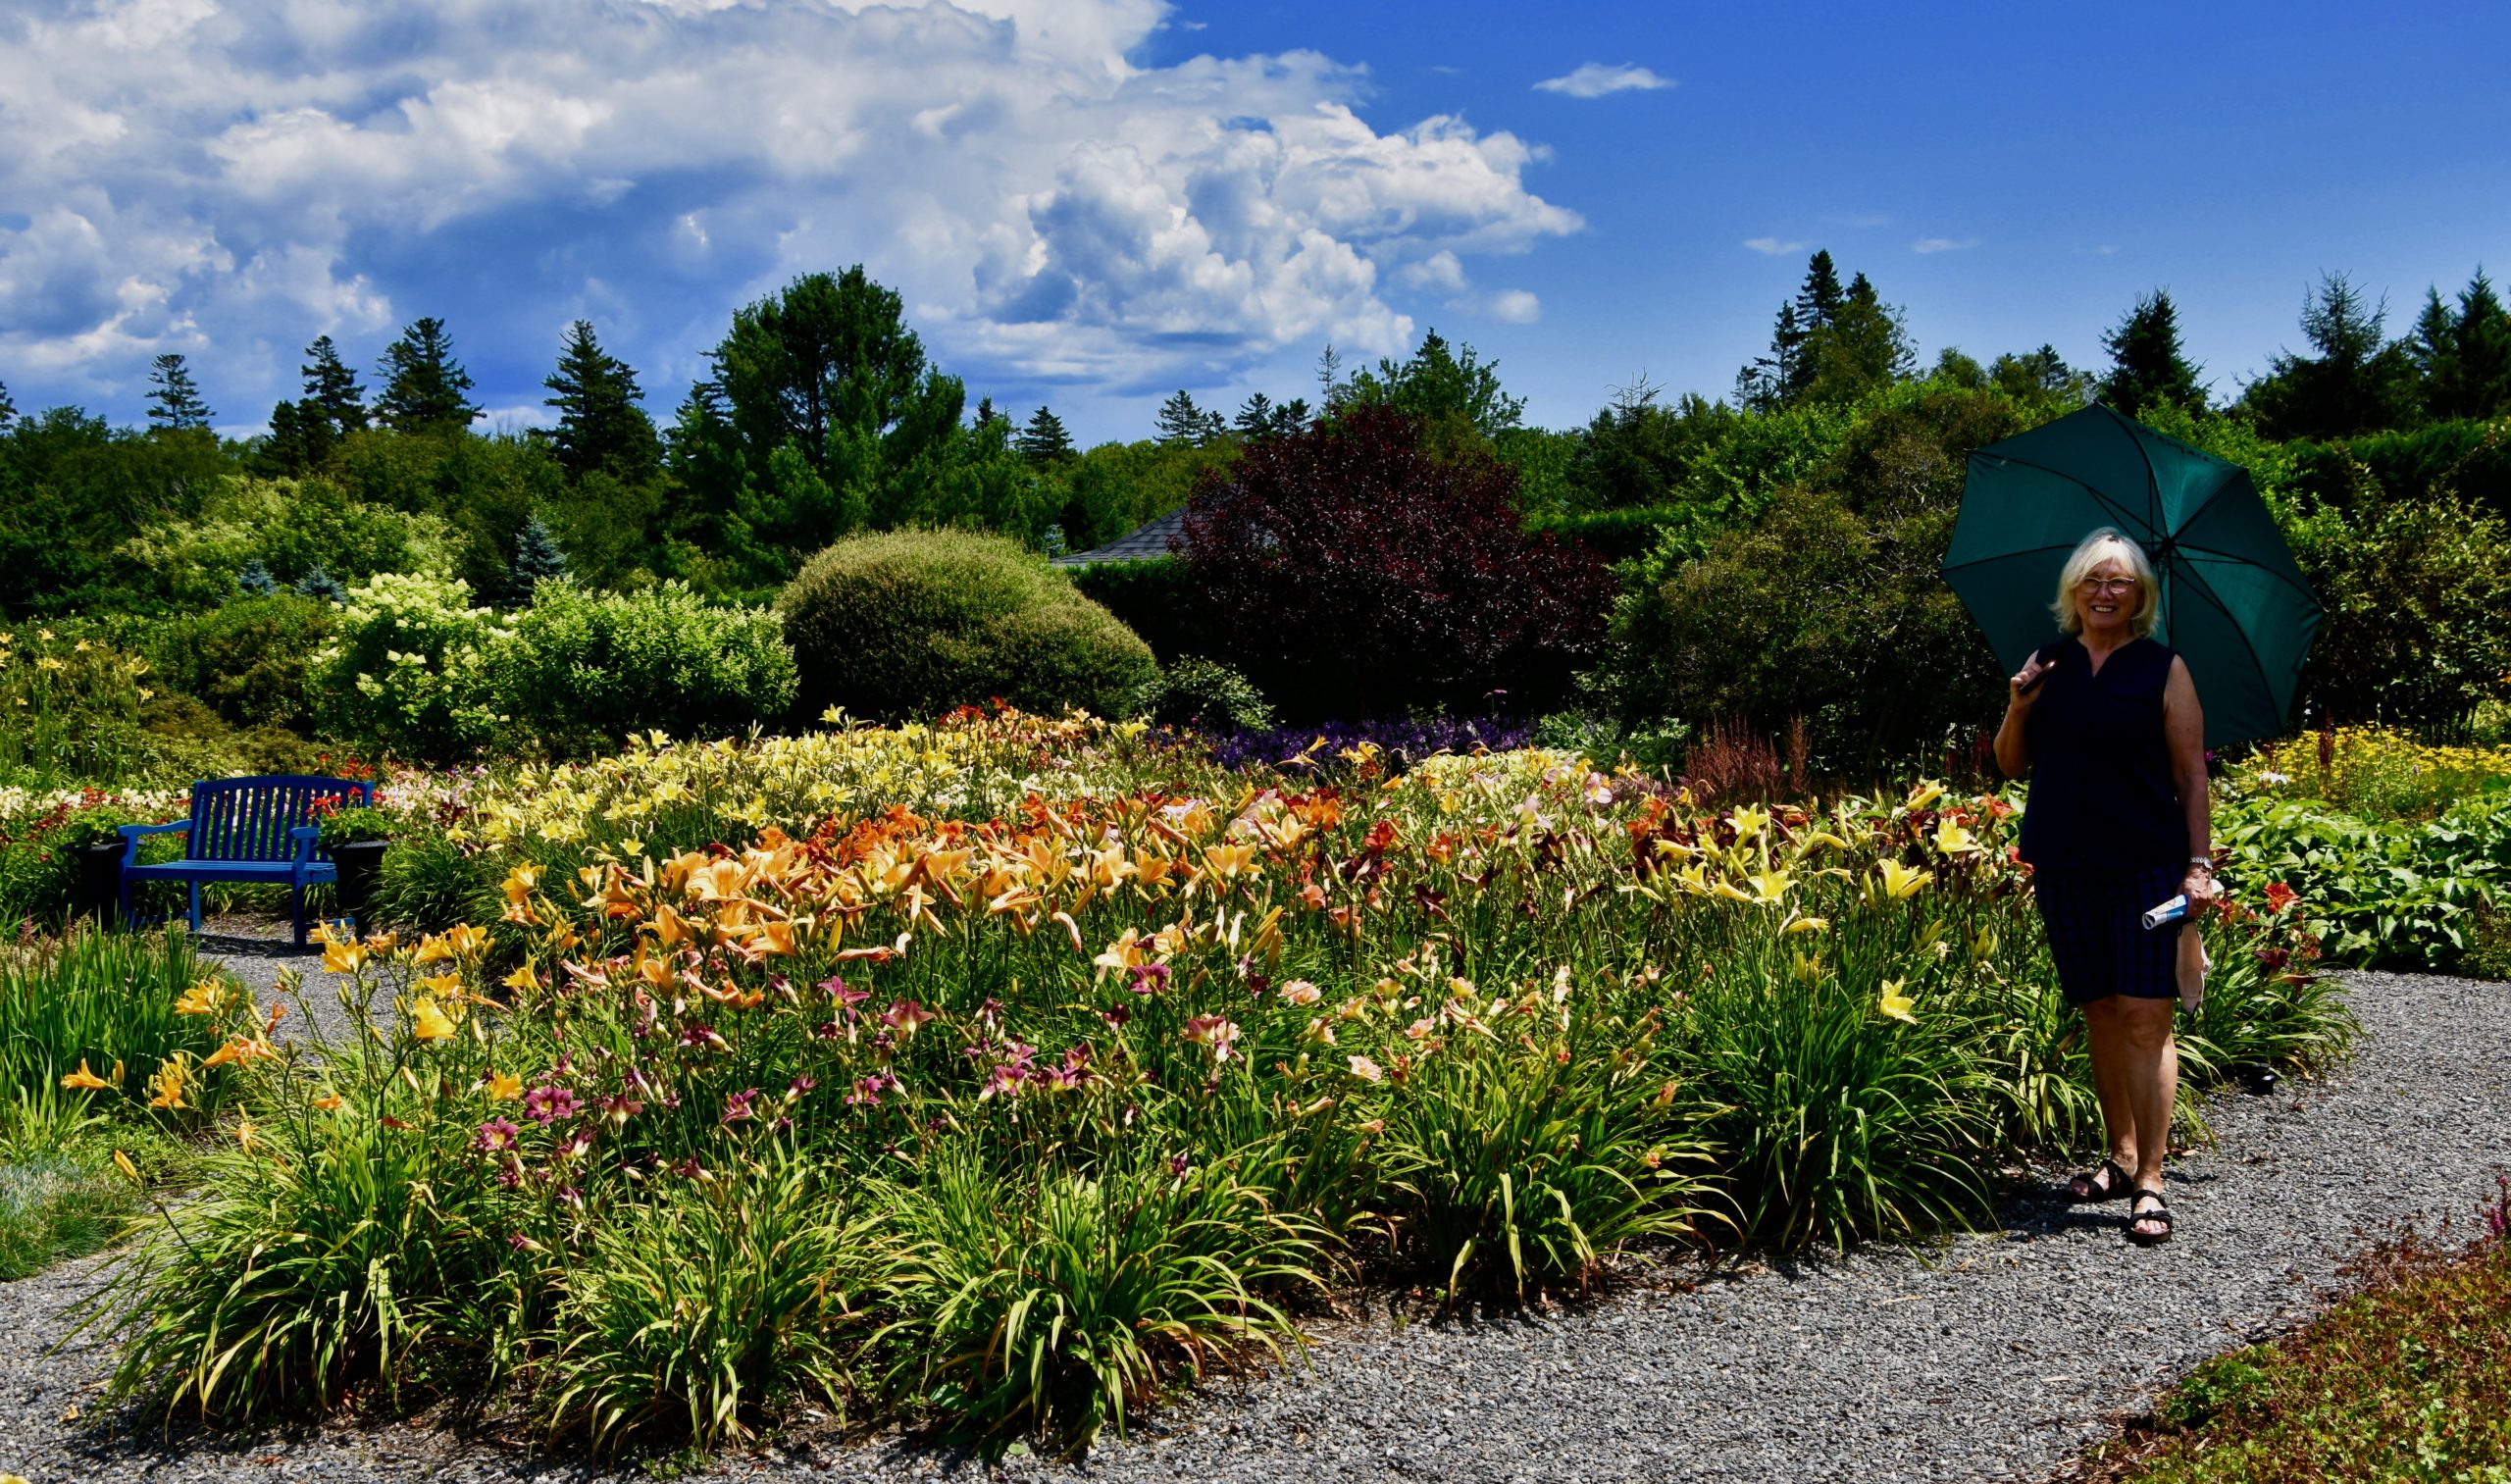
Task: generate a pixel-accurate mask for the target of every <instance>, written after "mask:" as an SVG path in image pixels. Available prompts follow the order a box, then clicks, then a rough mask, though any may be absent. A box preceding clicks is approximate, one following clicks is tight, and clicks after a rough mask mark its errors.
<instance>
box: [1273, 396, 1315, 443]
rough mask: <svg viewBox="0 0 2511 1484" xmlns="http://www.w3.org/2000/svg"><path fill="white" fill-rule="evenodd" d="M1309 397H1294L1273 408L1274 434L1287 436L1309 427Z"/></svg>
mask: <svg viewBox="0 0 2511 1484" xmlns="http://www.w3.org/2000/svg"><path fill="white" fill-rule="evenodd" d="M1307 423H1308V417H1307V398H1306V397H1293V398H1291V399H1290V400H1289V401H1287V402H1284V403H1282V404H1281V405H1280V406H1278V407H1275V408H1274V409H1273V436H1275V437H1286V436H1288V435H1291V434H1294V433H1299V432H1303V431H1305V430H1306V429H1307Z"/></svg>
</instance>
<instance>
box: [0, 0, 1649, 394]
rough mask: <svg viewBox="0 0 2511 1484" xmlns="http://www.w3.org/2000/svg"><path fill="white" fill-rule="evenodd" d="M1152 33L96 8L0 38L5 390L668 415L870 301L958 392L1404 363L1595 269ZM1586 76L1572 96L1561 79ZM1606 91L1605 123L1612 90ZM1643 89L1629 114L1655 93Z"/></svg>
mask: <svg viewBox="0 0 2511 1484" xmlns="http://www.w3.org/2000/svg"><path fill="white" fill-rule="evenodd" d="M1164 24H1169V23H1168V22H1167V8H1166V6H1165V5H1164V4H1161V3H1159V0H960V3H957V4H952V3H948V0H926V3H922V4H908V5H889V6H875V5H860V6H857V5H853V4H850V3H844V0H812V3H794V4H779V5H772V6H759V5H750V4H740V3H735V0H534V3H533V4H531V5H525V6H517V5H511V4H499V3H496V0H93V3H91V4H88V5H85V6H82V7H77V8H75V9H74V8H64V9H61V10H54V9H52V8H49V7H46V8H27V9H22V10H19V11H17V12H16V13H15V14H14V15H12V16H9V17H0V377H5V378H7V379H8V380H9V381H10V382H11V384H12V387H13V390H16V391H18V392H19V396H18V400H19V401H20V402H21V404H25V403H26V402H27V401H28V400H29V396H30V394H33V391H32V389H31V388H30V387H29V383H35V384H40V391H41V392H44V393H50V394H53V395H59V396H65V397H67V396H78V395H82V394H94V395H113V394H128V393H130V392H131V391H132V390H133V389H134V388H135V387H136V385H137V384H138V383H139V381H140V379H141V377H142V376H143V375H144V370H145V365H146V361H147V358H148V357H149V356H150V355H152V354H154V353H157V352H159V351H163V350H179V351H184V352H187V353H189V354H191V355H192V356H193V358H194V363H195V366H196V368H198V369H199V371H200V374H201V376H202V380H203V383H204V385H205V386H207V387H208V388H209V389H210V390H211V392H212V393H213V394H212V398H211V399H212V400H213V402H216V403H218V404H219V405H220V406H221V407H222V408H223V409H224V410H226V411H227V412H228V413H229V414H230V415H231V416H232V415H236V414H240V413H242V412H243V411H244V404H245V403H247V402H251V401H255V400H256V399H258V405H259V406H267V405H268V403H269V400H271V399H272V398H274V397H276V396H278V395H286V394H292V392H293V385H294V380H295V363H296V360H297V359H298V347H301V346H302V345H303V344H304V343H305V342H306V341H307V340H309V339H311V338H312V337H313V336H314V335H316V334H320V333H332V334H334V335H336V336H338V337H339V338H340V339H341V340H342V342H343V344H344V346H346V347H348V348H349V349H350V350H351V352H352V353H353V354H359V355H364V356H367V357H371V356H372V355H373V354H374V352H375V351H376V350H378V349H380V348H381V343H382V341H383V339H384V338H387V337H388V336H389V334H390V333H392V331H393V330H394V329H395V328H397V326H398V325H399V324H400V323H401V322H403V321H406V320H408V319H412V318H415V317H417V316H419V315H423V314H436V315H441V316H443V317H445V318H446V319H447V321H448V322H449V324H450V327H451V329H452V331H453V333H454V334H455V335H456V338H457V343H458V346H459V348H460V351H461V353H462V354H463V355H464V357H465V359H466V360H467V361H468V362H469V363H470V365H471V367H472V370H473V371H474V373H475V374H476V375H478V376H479V377H480V378H481V381H482V384H483V390H484V392H485V391H488V390H489V389H490V388H491V386H500V387H502V388H503V390H504V391H505V392H506V393H507V394H508V395H511V396H517V397H519V396H521V395H522V394H524V393H525V392H526V391H527V390H528V389H529V388H530V387H531V386H533V385H534V384H537V382H538V378H539V376H540V375H542V374H544V373H545V370H546V367H547V366H548V364H549V362H550V359H551V357H552V356H553V354H554V352H555V348H556V344H557V335H558V333H559V331H560V329H561V328H562V327H563V326H564V324H565V323H566V322H567V321H568V320H571V319H575V318H578V317H585V318H590V319H593V320H594V321H595V322H596V323H597V324H599V325H600V326H601V327H602V330H603V333H604V337H605V339H606V340H607V341H609V342H611V343H612V344H613V347H614V348H616V349H619V350H621V351H622V352H623V353H625V354H627V355H629V357H630V358H631V359H632V361H635V362H636V363H637V364H638V365H639V366H640V368H641V369H642V370H644V371H645V372H646V378H645V379H646V384H647V385H648V387H649V388H650V389H652V390H654V391H655V392H656V394H657V399H658V400H662V401H665V402H666V403H668V401H669V400H670V399H671V398H672V395H673V387H674V384H675V383H676V382H682V381H685V380H686V379H687V378H688V377H690V376H691V375H692V374H695V373H697V372H698V371H699V370H701V369H702V363H701V361H700V353H701V352H702V351H703V349H704V348H705V347H706V346H708V345H710V344H712V343H713V341H714V340H715V339H716V338H717V337H718V336H719V335H720V334H721V333H722V331H723V327H724V325H725V323H726V321H727V319H728V317H729V311H730V309H731V308H732V306H733V305H734V304H736V303H738V302H741V301H743V300H746V299H749V298H754V297H756V296H757V295H759V294H761V293H764V292H768V291H771V290H773V289H774V288H775V287H776V286H778V285H779V284H780V283H782V282H783V281H786V280H787V279H790V278H791V277H793V276H794V275H795V274H797V273H803V272H810V271H816V270H822V269H836V268H843V267H845V266H846V265H847V264H849V263H853V262H858V261H859V262H862V263H863V264H865V265H866V267H867V268H868V269H869V270H870V271H871V273H872V274H873V276H874V277H876V278H879V279H881V280H882V281H885V282H888V283H891V284H893V285H894V286H897V288H898V289H899V290H900V291H901V292H902V293H903V294H904V296H905V298H906V302H907V305H908V313H909V315H910V317H911V318H912V319H913V321H914V322H915V324H916V326H917V328H918V329H919V330H921V331H922V332H923V333H924V334H925V336H926V338H927V340H928V341H929V342H931V343H933V345H934V347H935V349H936V350H937V352H939V353H941V354H942V355H943V356H944V357H945V358H946V361H947V362H948V364H949V365H950V366H951V367H952V369H954V370H961V371H965V372H968V373H969V374H971V375H972V376H973V377H978V378H987V379H992V380H993V381H995V382H996V383H998V384H999V383H1000V382H1003V381H1009V382H1013V383H1024V382H1025V383H1027V384H1047V383H1051V382H1055V381H1058V380H1075V381H1088V382H1092V383H1096V384H1105V385H1118V384H1126V385H1147V384H1154V383H1157V382H1160V381H1162V380H1166V381H1169V382H1171V383H1172V384H1173V382H1174V380H1176V379H1178V378H1180V377H1188V376H1195V375H1227V374H1229V373H1230V372H1232V371H1234V370H1237V369H1241V368H1244V367H1246V366H1248V365H1250V364H1252V363H1253V362H1255V361H1256V360H1258V359H1260V358H1262V357H1265V356H1268V355H1270V354H1272V353H1273V352H1274V351H1276V350H1278V349H1280V348H1282V347H1284V346H1286V345H1290V344H1293V343H1296V342H1300V341H1306V340H1323V339H1332V340H1333V341H1335V342H1336V343H1337V344H1340V345H1343V346H1346V347H1348V348H1350V349H1353V350H1357V351H1362V352H1369V353H1385V352H1393V351H1396V350H1399V349H1401V348H1402V347H1403V346H1404V345H1405V344H1406V343H1408V341H1409V338H1410V336H1411V334H1412V332H1413V326H1412V323H1411V320H1410V318H1409V316H1408V315H1407V314H1406V313H1405V312H1404V310H1403V308H1402V292H1404V291H1412V290H1425V289H1426V290H1449V291H1454V290H1457V289H1461V288H1462V287H1463V286H1464V284H1465V283H1466V275H1465V269H1464V262H1463V260H1464V259H1466V258H1470V257H1472V256H1475V255H1489V254H1517V253H1522V252H1525V251H1527V250H1529V249H1530V248H1532V247H1534V246H1535V245H1536V244H1538V243H1539V242H1541V241H1543V240H1544V239H1546V238H1548V237H1552V236H1557V235H1560V234H1563V233H1566V232H1571V231H1575V230H1579V228H1580V226H1581V225H1582V224H1581V222H1580V219H1579V218H1578V216H1577V214H1576V213H1574V212H1572V211H1569V210H1566V209H1564V208H1563V207H1561V206H1558V205H1556V204H1554V203H1551V202H1548V201H1546V200H1544V199H1543V198H1542V197H1541V196H1539V195H1538V194H1536V193H1535V191H1534V190H1533V189H1532V188H1531V187H1530V185H1529V182H1528V180H1527V174H1528V171H1529V169H1530V167H1533V166H1535V165H1536V164H1538V163H1539V162H1540V161H1541V159H1542V158H1543V154H1542V151H1541V149H1540V148H1539V147H1538V146H1536V145H1533V144H1530V143H1528V142H1527V141H1525V140H1522V139H1519V138H1518V137H1516V136H1515V135H1513V134H1511V133H1507V132H1496V131H1494V132H1485V131H1482V130H1478V129H1476V128H1472V127H1470V126H1468V125H1466V124H1465V123H1463V122H1462V121H1460V120H1458V119H1455V118H1445V117H1439V118H1431V119H1427V120H1423V121H1421V122H1419V123H1417V124H1414V125H1412V126H1410V127H1409V128H1388V129H1381V128H1375V127H1372V126H1371V125H1370V124H1368V123H1366V122H1364V121H1363V120H1362V119H1361V118H1360V117H1359V116H1358V113H1356V112H1355V108H1356V106H1357V105H1358V101H1359V99H1360V96H1361V93H1362V90H1363V84H1364V81H1365V77H1364V75H1363V74H1362V73H1361V72H1360V71H1358V70H1357V69H1355V68H1352V67H1348V66H1345V65H1342V64H1340V63H1337V62H1335V61H1332V60H1330V59H1328V58H1325V57H1323V56H1320V55H1317V54H1315V53H1312V52H1288V53H1284V54H1280V55H1274V56H1258V57H1243V58H1234V59H1224V58H1214V57H1208V56H1205V57H1197V58H1194V59H1191V60H1189V61H1185V62H1182V63H1179V64H1177V65H1174V66H1168V67H1160V68H1149V67H1144V66H1142V65H1140V64H1138V63H1137V62H1136V61H1134V60H1133V59H1134V58H1135V57H1137V56H1138V55H1139V54H1140V50H1141V48H1142V46H1143V45H1144V43H1145V42H1146V41H1147V40H1148V38H1150V37H1151V35H1152V34H1153V31H1154V30H1156V29H1157V28H1158V27H1160V26H1162V25H1164ZM1573 76H1576V75H1573ZM1620 85H1631V84H1627V83H1624V84H1620ZM1642 85H1645V84H1642Z"/></svg>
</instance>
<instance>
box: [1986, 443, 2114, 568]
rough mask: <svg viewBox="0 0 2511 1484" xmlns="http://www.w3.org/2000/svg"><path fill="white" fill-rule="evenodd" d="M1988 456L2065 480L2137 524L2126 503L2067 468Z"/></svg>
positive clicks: (1992, 455) (1992, 454)
mask: <svg viewBox="0 0 2511 1484" xmlns="http://www.w3.org/2000/svg"><path fill="white" fill-rule="evenodd" d="M1980 451H1981V452H1986V450H1985V449H1982V450H1980ZM1988 457H1990V458H1993V459H2003V460H2005V461H2006V462H2007V463H2009V464H2021V465H2022V466H2023V467H2024V468H2025V469H2037V470H2039V471H2040V472H2041V473H2042V474H2045V475H2048V476H2049V477H2050V478H2052V479H2060V480H2065V481H2066V482H2067V483H2068V484H2070V485H2073V486H2075V487H2076V488H2078V489H2080V490H2082V491H2083V492H2084V493H2086V494H2088V495H2091V496H2092V497H2093V499H2094V501H2095V502H2096V503H2098V504H2099V505H2100V506H2101V508H2102V509H2104V510H2107V511H2109V512H2110V513H2111V514H2113V515H2116V516H2117V517H2119V519H2120V520H2121V521H2123V522H2125V523H2127V524H2129V525H2133V524H2135V523H2136V518H2135V517H2134V516H2132V515H2129V514H2128V513H2127V507H2126V506H2124V505H2122V504H2120V503H2119V502H2118V501H2117V500H2114V499H2112V498H2111V497H2110V496H2108V495H2106V494H2104V493H2102V492H2101V490H2100V489H2099V488H2097V487H2096V486H2092V485H2090V484H2087V483H2086V482H2084V481H2082V480H2079V479H2077V478H2075V476H2074V475H2072V474H2069V473H2067V472H2066V471H2065V470H2063V469H2052V468H2050V467H2049V466H2048V465H2046V464H2035V463H2033V462H2032V461H2031V460H2029V459H2019V458H2016V457H2015V456H2014V455H2013V454H2010V453H1990V454H1988ZM2145 477H2146V478H2147V479H2148V480H2150V479H2152V478H2153V473H2152V471H2151V470H2147V471H2146V475H2145ZM2147 529H2148V530H2150V529H2151V525H2150V523H2148V524H2147ZM2068 549H2070V550H2072V549H2074V548H2072V547H2070V548H2068Z"/></svg>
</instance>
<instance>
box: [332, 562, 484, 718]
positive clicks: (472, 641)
mask: <svg viewBox="0 0 2511 1484" xmlns="http://www.w3.org/2000/svg"><path fill="white" fill-rule="evenodd" d="M510 632H511V631H509V630H507V629H506V628H504V627H503V626H502V624H501V623H500V622H499V620H498V617H497V615H496V613H495V612H494V611H492V610H490V609H487V608H480V607H474V606H472V603H471V587H470V585H469V584H468V583H465V582H463V581H461V580H460V579H458V578H437V577H423V576H409V575H403V574H398V573H384V574H383V575H381V576H378V577H375V578H372V579H370V580H368V581H367V582H366V583H365V584H363V585H362V586H360V587H358V588H355V589H353V590H352V591H351V592H350V593H349V599H348V603H347V605H346V606H345V607H344V608H343V609H342V610H341V613H340V615H339V620H338V627H337V628H336V629H335V630H334V631H333V637H332V640H331V641H330V642H328V643H326V644H325V645H324V646H323V648H322V649H321V650H320V651H319V652H318V653H317V654H316V655H315V659H314V670H313V676H312V685H313V688H314V694H315V696H316V698H317V710H316V715H317V717H318V719H319V720H320V721H321V723H322V725H323V727H324V729H325V730H326V731H328V732H330V733H331V734H332V735H333V736H335V737H339V738H342V739H345V740H347V741H349V742H352V743H354V744H355V745H357V746H358V747H359V748H361V749H362V750H364V751H366V752H368V753H370V754H371V755H375V756H388V757H397V758H403V759H408V760H413V761H420V760H434V761H441V760H446V759H451V758H458V757H469V756H472V755H474V754H476V753H478V752H480V751H481V750H482V749H484V748H487V747H488V746H489V745H491V744H492V743H493V742H496V741H497V739H498V737H499V735H500V729H501V728H502V727H503V726H504V725H505V722H506V718H504V717H502V716H500V715H499V714H498V711H497V702H498V699H499V697H498V694H497V686H496V673H495V664H494V659H495V652H496V649H497V646H498V644H499V643H500V642H502V641H503V640H505V639H506V638H507V637H508V635H509V634H510Z"/></svg>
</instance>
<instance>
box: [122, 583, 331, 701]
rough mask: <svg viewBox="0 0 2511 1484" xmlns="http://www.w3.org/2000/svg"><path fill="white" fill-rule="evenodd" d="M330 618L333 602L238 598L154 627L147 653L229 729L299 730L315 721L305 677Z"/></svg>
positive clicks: (280, 595)
mask: <svg viewBox="0 0 2511 1484" xmlns="http://www.w3.org/2000/svg"><path fill="white" fill-rule="evenodd" d="M332 625H333V608H332V605H331V604H329V603H325V602H320V601H317V600H316V599H313V598H309V597H300V596H298V595H297V594H295V593H293V592H272V593H268V594H265V595H263V596H259V597H239V598H236V599H234V600H233V601H231V602H228V603H224V604H222V605H220V606H219V607H216V608H213V609H211V610H210V611H209V612H207V613H201V614H194V615H190V616H186V617H180V618H175V619H170V620H166V621H163V622H162V623H160V624H157V625H154V626H152V633H151V636H150V638H149V640H148V653H149V655H150V658H151V662H152V663H153V664H154V665H155V666H156V670H157V673H158V674H159V675H160V676H162V677H164V679H165V682H166V683H167V684H168V685H171V686H174V687H176V688H178V689H179V690H181V691H184V692H185V693H186V694H189V695H192V696H194V697H196V698H198V699H199V700H200V701H201V702H202V703H204V704H206V705H207V706H208V707H209V708H210V709H211V710H213V711H215V712H217V713H218V715H219V716H220V717H221V718H222V719H224V720H225V721H226V722H227V723H228V724H229V725H231V726H235V727H257V726H263V725H271V724H276V725H279V726H284V727H298V728H302V727H304V726H307V725H309V724H310V723H311V722H312V720H313V703H312V701H311V699H310V698H309V697H308V696H307V695H306V692H305V680H306V676H307V675H308V674H309V673H310V672H311V670H312V669H313V665H314V656H315V654H316V653H317V652H319V651H320V650H321V648H322V647H323V642H324V640H326V639H328V638H329V637H330V635H331V632H332Z"/></svg>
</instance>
